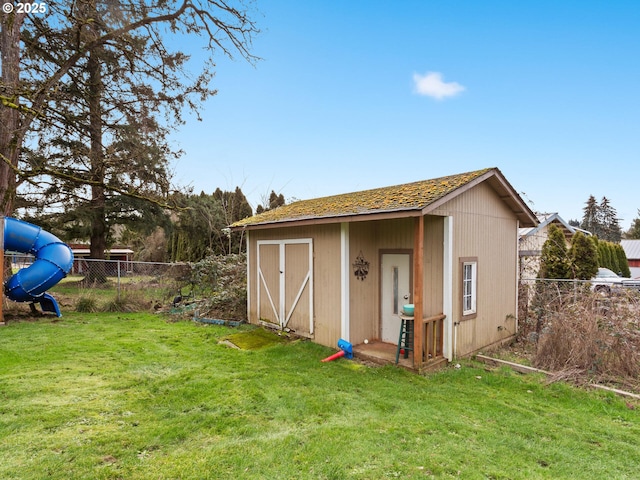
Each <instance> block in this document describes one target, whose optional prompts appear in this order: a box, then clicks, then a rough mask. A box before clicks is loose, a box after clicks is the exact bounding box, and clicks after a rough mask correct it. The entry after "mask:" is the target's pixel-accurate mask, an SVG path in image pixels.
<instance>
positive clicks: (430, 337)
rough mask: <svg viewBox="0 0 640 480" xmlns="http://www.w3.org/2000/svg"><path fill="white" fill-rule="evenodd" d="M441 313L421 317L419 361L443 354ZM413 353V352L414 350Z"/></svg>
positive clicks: (442, 315)
mask: <svg viewBox="0 0 640 480" xmlns="http://www.w3.org/2000/svg"><path fill="white" fill-rule="evenodd" d="M445 318H447V316H446V315H445V314H443V313H440V314H438V315H432V316H431V317H428V318H423V319H422V328H421V334H422V345H423V349H422V358H421V363H424V362H428V361H430V360H434V359H436V358H440V357H442V356H443V350H442V348H443V343H444V319H445ZM414 353H415V352H414Z"/></svg>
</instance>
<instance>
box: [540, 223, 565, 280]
mask: <svg viewBox="0 0 640 480" xmlns="http://www.w3.org/2000/svg"><path fill="white" fill-rule="evenodd" d="M538 278H545V279H564V278H571V270H570V263H569V254H568V250H567V242H566V239H565V236H564V233H563V232H562V230H561V229H560V228H559V227H558V226H557V225H554V224H551V225H550V226H549V236H548V238H547V240H546V241H545V242H544V244H543V245H542V255H541V258H540V270H539V271H538Z"/></svg>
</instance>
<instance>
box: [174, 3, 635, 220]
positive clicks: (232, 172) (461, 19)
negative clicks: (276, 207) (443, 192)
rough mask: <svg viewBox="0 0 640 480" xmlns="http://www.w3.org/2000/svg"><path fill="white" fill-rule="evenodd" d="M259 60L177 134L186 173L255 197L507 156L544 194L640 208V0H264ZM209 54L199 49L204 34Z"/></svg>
mask: <svg viewBox="0 0 640 480" xmlns="http://www.w3.org/2000/svg"><path fill="white" fill-rule="evenodd" d="M257 8H258V9H259V14H258V15H256V16H255V18H256V19H257V21H258V26H259V28H260V29H261V30H262V33H261V34H260V35H259V36H258V37H257V38H256V39H255V41H254V47H253V53H254V54H255V55H258V56H260V57H261V58H262V60H261V61H259V62H257V64H256V65H255V66H251V65H249V64H248V63H246V62H245V61H243V60H241V59H237V60H235V61H230V60H226V59H222V58H218V62H217V74H216V78H215V80H214V86H215V88H217V89H218V95H216V96H215V97H213V98H212V99H211V100H209V101H208V102H207V103H206V105H205V106H204V108H203V111H202V118H203V121H202V122H197V121H196V120H195V118H194V117H189V119H188V123H187V125H186V126H184V127H182V129H181V131H180V132H179V133H178V134H176V135H175V140H176V146H179V147H180V148H182V149H183V150H184V151H185V155H184V156H183V157H182V158H181V159H180V161H179V162H178V163H177V164H176V165H175V170H176V181H177V182H179V183H180V184H182V185H191V186H192V187H193V188H194V191H195V192H197V193H199V192H200V191H201V190H203V191H205V192H207V193H211V192H213V190H215V188H216V187H220V188H223V189H234V188H235V187H236V185H239V186H240V187H241V188H242V190H243V191H244V192H245V194H246V195H247V197H248V198H249V201H250V202H251V203H252V205H253V206H254V207H255V206H256V205H257V204H258V203H259V202H260V201H261V200H262V199H263V198H264V197H265V195H268V193H269V192H270V191H271V190H275V191H276V192H277V193H282V194H283V195H284V196H285V197H286V198H287V199H288V200H292V199H307V198H313V197H318V196H325V195H332V194H337V193H344V192H352V191H358V190H363V189H367V188H375V187H381V186H387V185H395V184H400V183H406V182H411V181H415V180H423V179H427V178H434V177H439V176H443V175H450V174H455V173H461V172H466V171H470V170H476V169H480V168H485V167H498V168H500V170H501V171H502V172H503V173H504V174H505V176H506V178H507V179H508V180H509V181H510V182H511V184H512V185H513V186H514V188H515V189H516V190H517V191H518V192H519V193H521V195H522V196H523V198H524V199H525V200H526V201H528V202H529V205H530V207H531V208H532V209H533V210H535V211H542V212H559V213H560V215H561V216H562V217H563V218H565V219H566V220H570V219H581V218H582V208H583V207H584V203H585V201H586V200H587V198H588V197H589V195H594V196H595V197H596V198H598V200H600V199H601V198H602V197H603V196H606V197H608V198H609V199H610V200H611V203H612V205H613V207H614V208H616V210H617V212H618V216H619V217H620V218H621V219H622V227H623V228H624V229H625V230H626V229H627V228H628V227H629V225H630V223H631V221H632V219H633V218H636V217H637V216H638V215H637V211H638V209H639V208H640V195H639V194H638V193H637V191H638V190H637V189H638V186H639V185H638V182H639V178H640V176H639V175H638V173H640V54H639V53H638V52H640V2H636V1H620V0H610V1H607V2H601V1H591V0H583V1H561V0H555V1H546V0H541V1H536V2H514V1H513V0H511V1H494V0H486V1H470V0H469V1H465V0H462V1H447V0H424V1H386V2H383V1H374V0H371V1H358V0H353V1H329V0H325V1H321V0H305V1H293V0H291V1H284V0H265V1H263V2H258V3H257ZM191 53H192V54H193V55H194V57H196V58H197V56H198V51H197V49H194V50H193V51H192V52H191Z"/></svg>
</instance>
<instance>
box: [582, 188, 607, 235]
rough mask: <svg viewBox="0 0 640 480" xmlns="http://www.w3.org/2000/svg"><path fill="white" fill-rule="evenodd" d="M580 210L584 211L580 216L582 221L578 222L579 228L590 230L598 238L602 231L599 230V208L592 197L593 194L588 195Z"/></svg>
mask: <svg viewBox="0 0 640 480" xmlns="http://www.w3.org/2000/svg"><path fill="white" fill-rule="evenodd" d="M582 211H583V212H584V214H583V216H582V223H581V224H580V228H582V229H583V230H586V231H588V232H591V233H592V234H593V235H595V236H597V237H598V238H600V235H601V234H602V232H601V231H600V230H601V229H600V218H599V208H598V201H597V200H596V197H594V196H593V195H589V199H588V200H587V201H586V203H585V206H584V208H583V209H582Z"/></svg>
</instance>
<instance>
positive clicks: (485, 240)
mask: <svg viewBox="0 0 640 480" xmlns="http://www.w3.org/2000/svg"><path fill="white" fill-rule="evenodd" d="M434 213H438V214H441V215H453V216H454V244H453V321H454V322H456V323H457V322H459V325H458V326H457V332H456V342H455V343H456V352H455V355H457V356H464V355H469V354H471V353H473V352H475V351H477V350H478V349H479V348H482V347H483V346H486V345H491V344H493V343H496V342H499V341H500V340H501V339H505V338H507V337H509V336H510V335H513V334H514V333H515V314H516V311H515V299H516V270H517V261H516V258H517V244H518V243H517V221H516V218H515V216H514V214H513V212H512V211H510V210H509V209H508V208H507V206H506V205H505V204H504V202H502V201H501V200H500V198H499V197H498V196H497V195H496V193H495V192H494V191H493V189H491V188H490V187H489V186H488V185H486V184H480V185H478V186H477V187H476V188H473V189H471V190H468V191H467V192H465V193H464V194H462V195H460V196H459V197H456V198H454V199H453V200H451V201H450V202H447V203H446V204H444V205H443V206H442V207H441V208H439V209H438V210H437V211H436V212H434ZM466 257H477V258H478V270H477V274H478V279H477V286H478V289H477V316H476V317H475V318H473V319H469V320H464V319H463V318H462V268H461V265H460V259H461V258H466Z"/></svg>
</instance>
